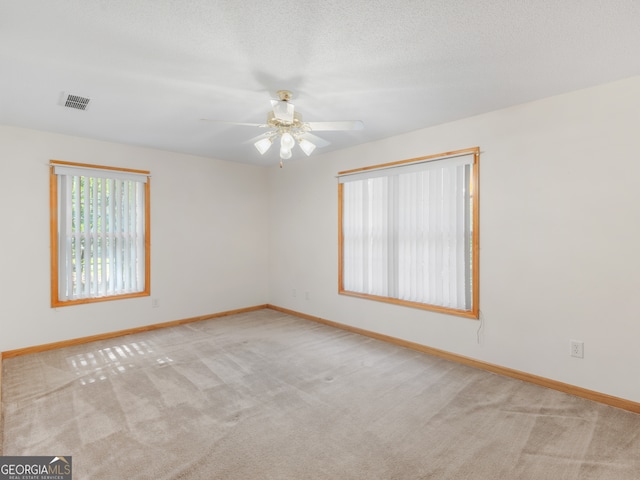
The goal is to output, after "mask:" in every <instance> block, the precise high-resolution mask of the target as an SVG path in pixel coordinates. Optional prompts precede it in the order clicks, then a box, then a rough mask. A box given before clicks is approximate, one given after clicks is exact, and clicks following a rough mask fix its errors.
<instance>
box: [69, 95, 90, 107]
mask: <svg viewBox="0 0 640 480" xmlns="http://www.w3.org/2000/svg"><path fill="white" fill-rule="evenodd" d="M63 100H64V106H65V107H69V108H75V109H78V110H86V109H87V106H88V105H89V101H90V100H91V99H89V98H86V97H81V96H80V95H71V94H68V95H67V96H66V98H63Z"/></svg>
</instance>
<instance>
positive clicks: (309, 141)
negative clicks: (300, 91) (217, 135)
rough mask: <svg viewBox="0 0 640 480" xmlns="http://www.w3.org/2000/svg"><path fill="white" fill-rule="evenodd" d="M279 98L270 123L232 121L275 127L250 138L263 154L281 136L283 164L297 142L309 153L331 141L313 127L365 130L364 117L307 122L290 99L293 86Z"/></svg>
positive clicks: (321, 129)
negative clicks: (361, 119)
mask: <svg viewBox="0 0 640 480" xmlns="http://www.w3.org/2000/svg"><path fill="white" fill-rule="evenodd" d="M277 94H278V100H271V107H272V110H271V111H270V112H268V113H267V123H264V124H260V123H236V122H225V123H231V124H232V125H239V126H251V127H260V128H271V129H273V130H270V131H269V132H266V133H263V134H262V135H258V136H257V137H255V138H253V139H251V140H249V142H252V143H253V146H254V147H256V150H258V152H259V153H260V155H264V154H265V153H267V151H268V150H269V149H270V148H271V145H273V143H274V141H275V140H276V139H277V138H280V168H282V161H283V160H288V159H290V158H291V156H292V150H293V148H294V147H295V146H296V144H297V145H298V146H299V147H300V149H301V150H302V151H303V152H304V153H305V155H307V156H309V155H311V153H313V151H314V150H315V149H316V148H321V147H325V146H327V145H329V142H328V141H326V140H324V139H322V138H320V137H317V136H315V135H313V134H312V133H311V132H312V131H313V130H319V131H332V130H334V131H335V130H362V129H363V128H364V124H363V123H362V122H361V121H360V120H354V121H342V122H303V121H302V115H301V114H300V113H299V112H296V111H295V107H294V105H293V104H292V103H291V102H290V100H291V98H293V94H292V93H291V92H290V91H289V90H278V92H277Z"/></svg>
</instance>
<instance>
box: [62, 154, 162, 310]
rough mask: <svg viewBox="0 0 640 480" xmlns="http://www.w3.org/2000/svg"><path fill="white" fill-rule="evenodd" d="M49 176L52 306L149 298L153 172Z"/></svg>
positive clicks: (76, 169)
mask: <svg viewBox="0 0 640 480" xmlns="http://www.w3.org/2000/svg"><path fill="white" fill-rule="evenodd" d="M50 170H51V174H50V189H51V195H50V202H51V306H53V307H59V306H65V305H74V304H78V303H89V302H97V301H104V300H113V299H116V298H129V297H138V296H144V295H149V291H150V286H149V279H150V275H149V259H150V248H149V172H147V171H142V170H130V169H120V168H114V167H98V166H92V165H85V164H77V163H70V162H61V161H57V160H55V161H51V163H50Z"/></svg>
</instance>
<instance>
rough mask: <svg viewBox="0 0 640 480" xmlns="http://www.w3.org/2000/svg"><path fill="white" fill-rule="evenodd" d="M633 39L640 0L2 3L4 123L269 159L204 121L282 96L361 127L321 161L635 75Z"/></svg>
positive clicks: (339, 137) (638, 71)
mask: <svg viewBox="0 0 640 480" xmlns="http://www.w3.org/2000/svg"><path fill="white" fill-rule="evenodd" d="M639 45H640V2H639V1H637V0H560V1H558V0H535V1H532V0H419V1H413V0H399V1H392V0H391V1H390V0H386V1H380V0H352V1H345V0H339V1H337V0H323V1H318V0H313V1H310V0H285V1H270V2H258V1H250V0H218V1H213V0H174V1H171V0H135V1H132V0H40V1H37V0H0V123H1V124H7V125H16V126H23V127H29V128H35V129H40V130H47V131H53V132H61V133H67V134H71V135H78V136H86V137H91V138H97V139H104V140H110V141H116V142H122V143H128V144H135V145H142V146H150V147H156V148H161V149H165V150H171V151H179V152H186V153H192V154H197V155H203V156H207V157H215V158H220V159H225V160H232V161H239V162H245V163H254V164H266V165H272V164H276V163H277V161H278V158H277V151H276V149H272V151H270V152H268V154H267V155H265V157H262V156H260V155H259V154H258V152H257V151H256V150H255V149H254V148H253V147H252V145H251V144H248V143H244V142H245V141H246V140H247V139H249V138H251V137H253V136H255V135H258V134H259V133H262V132H263V131H264V130H259V129H256V128H250V127H240V126H229V125H225V124H217V123H209V122H202V121H200V119H201V118H210V119H218V120H229V121H236V122H256V123H262V122H264V121H265V118H266V112H267V110H268V109H269V100H270V98H272V97H274V96H275V92H276V90H279V89H289V90H292V91H293V92H294V99H293V102H292V103H294V104H295V106H296V110H297V111H299V112H301V113H302V114H303V116H304V120H307V121H333V120H358V119H359V120H363V121H364V123H365V129H364V130H363V131H357V132H320V133H318V136H321V137H323V138H325V139H327V140H329V141H331V145H330V146H328V147H324V148H322V149H318V150H317V151H316V152H317V153H314V154H313V155H317V154H318V153H321V152H322V151H330V150H332V149H338V148H345V147H348V146H351V145H355V144H358V143H363V142H368V141H372V140H376V139H381V138H385V137H389V136H392V135H396V134H399V133H403V132H407V131H411V130H416V129H419V128H423V127H428V126H431V125H435V124H439V123H443V122H448V121H451V120H455V119H459V118H464V117H468V116H471V115H476V114H479V113H483V112H487V111H491V110H495V109H499V108H503V107H506V106H510V105H514V104H519V103H523V102H527V101H531V100H534V99H538V98H543V97H547V96H551V95H555V94H559V93H563V92H567V91H571V90H576V89H579V88H584V87H588V86H592V85H597V84H601V83H605V82H608V81H613V80H617V79H621V78H626V77H630V76H634V75H640V54H639V52H638V46H639ZM62 92H68V93H72V94H78V95H81V96H86V97H88V98H90V99H91V102H90V105H89V108H88V109H87V110H86V111H79V110H72V109H68V108H64V107H62V106H60V97H61V95H62ZM303 155H304V154H303V153H302V152H301V151H300V150H295V151H294V157H293V159H292V160H290V161H295V158H296V157H300V156H303Z"/></svg>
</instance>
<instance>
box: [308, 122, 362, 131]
mask: <svg viewBox="0 0 640 480" xmlns="http://www.w3.org/2000/svg"><path fill="white" fill-rule="evenodd" d="M306 124H307V125H308V126H309V128H310V129H311V130H313V131H316V132H321V131H329V130H362V129H363V128H364V123H362V121H361V120H351V121H345V122H306Z"/></svg>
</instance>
